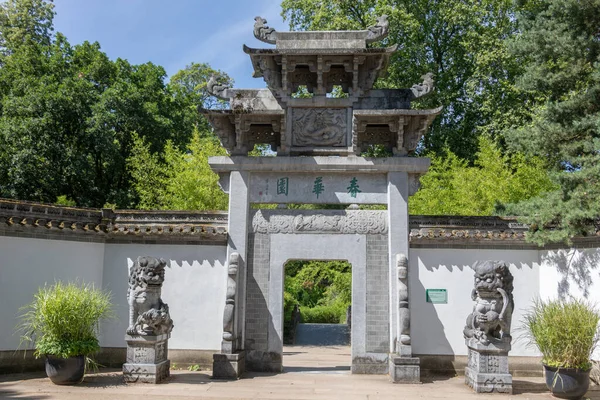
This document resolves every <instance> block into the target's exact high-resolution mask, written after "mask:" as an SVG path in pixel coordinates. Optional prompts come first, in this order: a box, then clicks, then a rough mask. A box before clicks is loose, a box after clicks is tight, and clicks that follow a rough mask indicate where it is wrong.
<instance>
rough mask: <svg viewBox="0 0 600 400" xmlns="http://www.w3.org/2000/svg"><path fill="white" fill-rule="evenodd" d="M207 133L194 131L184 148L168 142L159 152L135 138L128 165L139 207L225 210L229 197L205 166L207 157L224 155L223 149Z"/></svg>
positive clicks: (208, 167)
mask: <svg viewBox="0 0 600 400" xmlns="http://www.w3.org/2000/svg"><path fill="white" fill-rule="evenodd" d="M207 136H208V135H207V134H201V133H200V132H198V131H197V130H195V131H194V134H193V136H192V140H191V141H190V143H189V145H188V147H187V149H186V150H184V151H182V150H179V149H178V148H177V147H176V146H174V145H173V143H172V142H170V141H168V142H167V144H166V145H165V148H164V152H163V153H162V154H158V153H153V152H152V151H151V147H150V145H149V143H147V142H145V141H144V139H143V138H141V137H136V138H135V140H134V148H133V151H132V154H131V156H130V157H129V159H128V166H129V167H128V168H129V171H130V173H131V175H132V176H133V187H134V188H135V191H136V193H137V195H138V197H139V199H140V201H139V203H138V208H142V209H166V210H226V209H227V207H228V197H227V195H226V194H225V193H223V191H222V190H221V188H220V187H219V184H218V180H219V177H218V176H217V174H215V173H214V172H212V170H211V169H210V166H209V165H208V157H209V156H215V155H225V150H224V149H223V148H222V147H221V146H220V144H219V143H218V142H217V141H216V140H215V139H214V138H212V137H207Z"/></svg>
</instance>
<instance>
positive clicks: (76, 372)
mask: <svg viewBox="0 0 600 400" xmlns="http://www.w3.org/2000/svg"><path fill="white" fill-rule="evenodd" d="M84 372H85V356H75V357H69V358H61V357H56V356H53V355H46V375H48V378H50V380H51V381H52V383H54V384H56V385H76V384H78V383H79V382H81V381H82V380H83V374H84Z"/></svg>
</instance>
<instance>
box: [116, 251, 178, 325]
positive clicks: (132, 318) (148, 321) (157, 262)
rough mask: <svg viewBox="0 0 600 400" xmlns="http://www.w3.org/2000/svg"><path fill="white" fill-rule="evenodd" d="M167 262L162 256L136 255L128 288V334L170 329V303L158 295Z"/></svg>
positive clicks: (171, 321)
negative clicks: (166, 302) (164, 301)
mask: <svg viewBox="0 0 600 400" xmlns="http://www.w3.org/2000/svg"><path fill="white" fill-rule="evenodd" d="M166 265H167V262H166V261H165V260H163V259H162V258H155V257H149V256H145V257H138V258H137V260H135V262H134V263H133V266H132V267H131V270H130V271H129V288H128V290H127V302H128V303H129V327H128V328H127V334H128V335H132V336H137V335H144V336H145V335H149V336H157V335H161V334H168V333H170V332H171V330H172V329H173V320H172V319H171V317H170V315H169V306H168V305H167V304H165V303H163V301H162V299H161V298H160V296H161V288H162V284H163V282H164V280H165V266H166Z"/></svg>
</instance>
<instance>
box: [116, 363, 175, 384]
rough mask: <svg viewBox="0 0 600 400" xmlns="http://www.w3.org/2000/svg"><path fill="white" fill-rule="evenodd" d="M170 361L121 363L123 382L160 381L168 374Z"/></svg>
mask: <svg viewBox="0 0 600 400" xmlns="http://www.w3.org/2000/svg"><path fill="white" fill-rule="evenodd" d="M170 369H171V361H169V360H166V361H163V362H161V363H159V364H123V379H124V380H125V382H132V383H135V382H142V383H161V382H162V381H164V380H165V379H167V378H168V377H169V376H170V372H169V371H170Z"/></svg>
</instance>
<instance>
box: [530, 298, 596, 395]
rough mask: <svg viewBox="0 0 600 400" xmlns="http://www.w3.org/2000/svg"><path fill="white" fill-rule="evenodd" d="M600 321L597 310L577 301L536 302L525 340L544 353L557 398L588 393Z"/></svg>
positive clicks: (547, 381) (544, 363)
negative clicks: (592, 358)
mask: <svg viewBox="0 0 600 400" xmlns="http://www.w3.org/2000/svg"><path fill="white" fill-rule="evenodd" d="M599 320H600V313H599V312H598V310H597V309H596V308H595V307H593V306H592V305H591V304H589V303H587V302H585V301H582V300H575V299H570V300H549V301H541V300H536V301H535V302H534V305H533V306H532V307H531V309H530V310H529V311H528V312H527V313H526V314H525V318H524V328H525V337H526V339H527V340H528V342H529V343H530V344H532V345H535V346H536V347H537V348H538V349H539V351H540V353H542V364H543V365H544V375H545V377H546V385H547V386H548V389H550V391H551V392H552V395H554V396H555V397H558V398H561V399H581V398H582V397H583V396H584V395H585V393H586V392H587V390H588V387H589V376H590V369H591V366H592V363H591V361H590V357H591V355H592V352H593V351H594V349H595V347H596V344H597V341H598V321H599Z"/></svg>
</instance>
